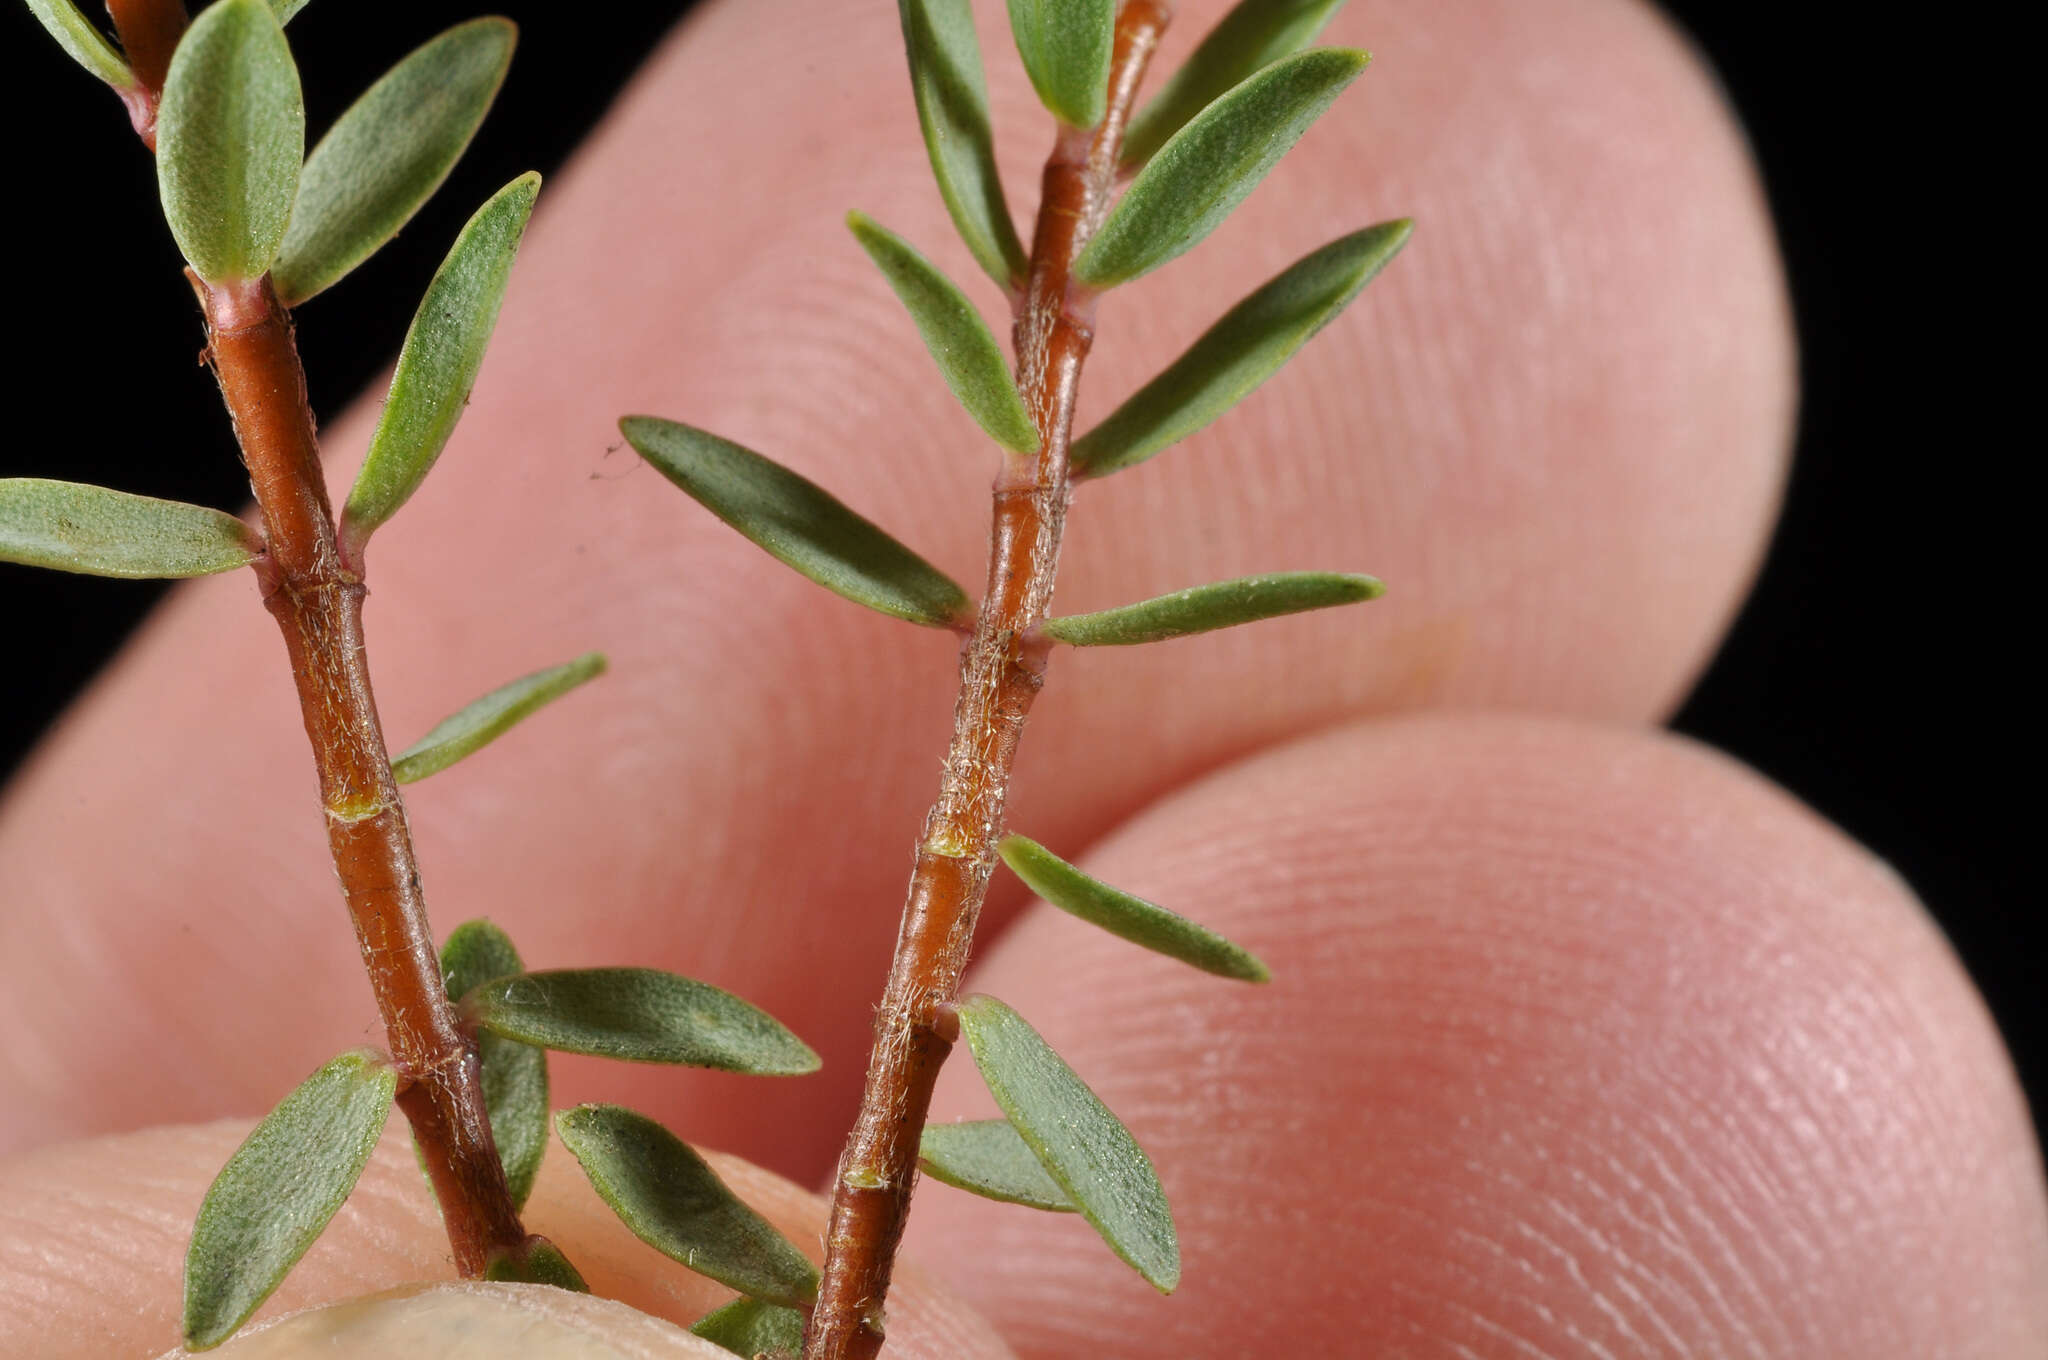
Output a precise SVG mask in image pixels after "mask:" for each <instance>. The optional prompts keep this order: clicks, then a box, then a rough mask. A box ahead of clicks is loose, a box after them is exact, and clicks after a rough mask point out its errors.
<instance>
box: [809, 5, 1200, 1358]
mask: <svg viewBox="0 0 2048 1360" xmlns="http://www.w3.org/2000/svg"><path fill="white" fill-rule="evenodd" d="M1170 12H1171V11H1170V7H1169V5H1168V4H1167V3H1166V2H1165V0H1126V3H1125V4H1124V6H1123V8H1122V10H1121V12H1120V13H1119V14H1118V16H1117V31H1116V46H1115V51H1114V55H1113V57H1112V62H1111V70H1110V85H1109V106H1108V113H1107V115H1106V116H1105V118H1104V119H1103V122H1102V124H1101V125H1100V126H1098V127H1095V128H1092V129H1085V130H1084V129H1077V128H1066V127H1062V128H1061V129H1060V131H1059V135H1058V138H1057V140H1056V141H1055V143H1054V146H1053V153H1052V156H1051V158H1050V159H1049V160H1048V161H1047V163H1046V167H1045V176H1044V184H1043V193H1042V195H1041V197H1040V200H1039V207H1038V224H1037V228H1036V231H1035V232H1034V234H1033V237H1032V249H1031V268H1030V273H1029V276H1028V278H1027V279H1026V280H1025V285H1024V290H1023V293H1022V296H1021V298H1020V300H1019V302H1018V306H1017V315H1016V319H1015V326H1014V335H1015V340H1016V348H1017V384H1018V388H1019V390H1020V391H1021V392H1022V393H1023V395H1024V402H1025V405H1026V406H1027V407H1028V408H1029V409H1030V411H1031V414H1032V418H1033V420H1034V421H1035V422H1036V424H1037V426H1038V432H1039V440H1040V444H1039V449H1038V451H1037V452H1036V453H1035V454H1030V455H1021V456H1016V457H1012V458H1009V459H1008V460H1006V462H1005V464H1004V467H1003V470H1002V472H1001V474H1000V475H999V476H998V477H997V478H996V485H995V496H994V499H995V510H994V527H993V530H992V532H991V536H990V546H989V565H988V589H987V592H986V593H985V594H984V595H983V597H982V601H981V610H980V613H979V614H978V616H977V617H976V619H975V624H974V631H973V633H972V634H971V635H970V636H969V638H968V640H967V643H966V645H965V647H964V650H963V652H962V656H961V663H960V697H959V699H958V701H957V702H956V703H955V705H954V709H953V741H952V746H951V748H950V749H949V750H948V752H947V755H946V766H945V775H944V778H943V780H942V783H941V785H940V789H939V797H938V801H937V802H936V803H935V804H933V806H932V809H931V812H930V813H929V814H928V815H927V816H926V818H925V825H924V834H923V836H922V837H921V838H920V839H919V842H918V846H917V861H916V868H915V869H914V870H913V872H912V874H911V879H910V891H909V895H908V899H907V901H906V902H905V904H904V908H903V923H902V926H901V929H900V930H899V932H898V934H897V939H896V955H895V959H894V962H893V963H892V965H891V967H890V970H889V981H888V986H887V988H886V989H885V990H884V992H883V994H882V1004H881V1008H880V1011H879V1013H878V1014H877V1015H876V1018H875V1044H874V1049H873V1052H872V1055H871V1056H870V1058H869V1062H868V1076H867V1087H866V1090H865V1092H864V1093H863V1095H862V1098H861V1108H860V1115H859V1117H858V1119H857V1121H856V1122H855V1124H854V1128H853V1133H852V1135H851V1136H850V1137H849V1138H848V1140H847V1144H846V1151H845V1152H844V1153H843V1154H842V1155H841V1157H840V1161H839V1175H838V1178H837V1180H836V1182H835V1183H834V1186H833V1193H832V1218H831V1224H830V1226H829V1228H828V1229H827V1231H826V1238H825V1272H824V1278H823V1280H822V1282H821V1283H820V1285H819V1287H818V1300H817V1303H816V1305H815V1306H814V1307H813V1309H812V1312H811V1318H810V1321H809V1324H808V1325H807V1327H806V1328H805V1336H804V1360H871V1357H873V1356H874V1355H875V1354H876V1353H877V1352H879V1351H880V1350H881V1347H882V1338H883V1318H882V1307H883V1303H884V1300H885V1298H886V1296H887V1293H888V1289H889V1276H890V1272H891V1270H892V1268H893V1266H894V1263H895V1258H896V1247H897V1243H898V1242H899V1241H900V1240H901V1238H902V1235H903V1225H904V1223H905V1221H906V1220H907V1219H908V1217H909V1214H910V1197H911V1192H912V1190H913V1189H914V1188H915V1186H916V1182H917V1152H918V1140H919V1137H920V1135H921V1134H922V1133H923V1131H924V1122H925V1116H926V1114H927V1112H928V1111H929V1109H930V1107H931V1096H932V1087H933V1084H934V1083H935V1082H936V1081H937V1079H938V1074H939V1068H940V1066H941V1065H942V1064H944V1062H945V1060H946V1056H947V1054H948V1053H949V1052H951V1050H952V1047H953V1042H954V1040H955V1039H956V1038H957V1037H958V1032H959V1026H958V1022H957V1020H956V1019H955V1017H954V1015H953V1012H952V1010H951V1004H950V1003H951V1002H952V1000H953V998H954V996H955V995H956V993H957V992H958V989H959V985H960V976H961V973H962V972H963V970H964V969H965V968H966V966H967V957H968V952H969V949H970V946H971V945H972V942H973V938H974V926H975V921H976V918H977V917H978V916H979V915H980V912H981V904H982V899H983V898H984V896H985V895H986V894H987V891H988V881H989V875H990V874H991V873H992V872H993V870H994V868H995V862H996V842H997V841H998V840H999V839H1000V837H1001V835H1002V830H1003V806H1004V801H1005V799H1006V797H1007V796H1008V792H1009V783H1010V767H1011V764H1012V762H1013V761H1014V759H1015V757H1016V752H1017V741H1018V738H1019V737H1020V736H1021V735H1022V732H1023V728H1024V720H1025V717H1026V715H1027V714H1029V712H1030V711H1031V703H1032V700H1033V699H1035V698H1036V697H1037V695H1038V691H1039V688H1040V687H1041V686H1042V685H1043V684H1044V682H1045V661H1046V650H1047V648H1046V643H1045V641H1044V638H1043V637H1042V635H1041V634H1040V632H1039V626H1040V625H1041V624H1042V623H1043V622H1044V621H1045V616H1046V611H1047V609H1048V608H1049V607H1050V606H1051V603H1052V590H1053V579H1054V576H1055V574H1056V572H1057V570H1058V567H1059V551H1060V535H1061V532H1062V529H1063V528H1064V525H1065V521H1066V508H1067V445H1068V441H1069V438H1070V434H1071V427H1072V424H1073V416H1074V397H1075V394H1076V392H1077V391H1078V389H1079V386H1080V378H1081V366H1082V363H1083V361H1084V360H1085V359H1086V358H1087V356H1088V348H1089V345H1090V344H1091V343H1092V341H1093V339H1094V331H1093V325H1094V304H1095V299H1094V296H1093V295H1092V294H1091V293H1090V292H1089V291H1088V290H1087V289H1085V288H1083V287H1082V286H1080V285H1079V284H1078V283H1077V282H1075V280H1074V279H1073V277H1072V266H1073V262H1074V258H1075V256H1076V255H1077V254H1079V252H1080V249H1081V247H1082V246H1083V245H1085V244H1087V241H1088V238H1089V237H1090V236H1091V235H1092V234H1093V233H1094V231H1095V228H1096V227H1097V226H1099V225H1100V224H1101V221H1102V217H1103V214H1104V213H1105V212H1106V211H1107V209H1108V205H1109V194H1110V189H1111V187H1112V185H1113V183H1114V181H1115V177H1116V162H1117V153H1118V150H1119V149H1120V147H1121V146H1122V143H1123V132H1124V125H1125V122H1126V120H1127V119H1128V118H1129V115H1130V109H1131V105H1132V102H1133V99H1134V98H1135V95H1136V93H1137V87H1138V83H1139V81H1140V80H1141V79H1142V78H1143V76H1144V71H1145V66H1146V63H1147V62H1148V61H1149V60H1150V58H1151V55H1152V50H1153V48H1154V46H1156V45H1157V43H1158V40H1159V34H1160V31H1161V30H1162V29H1164V28H1165V26H1166V21H1167V19H1168V17H1169V15H1170Z"/></svg>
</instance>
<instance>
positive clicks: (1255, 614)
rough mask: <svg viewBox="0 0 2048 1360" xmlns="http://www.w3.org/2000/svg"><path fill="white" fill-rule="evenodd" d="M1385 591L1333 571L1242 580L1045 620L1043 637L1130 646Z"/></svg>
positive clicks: (1373, 596) (1072, 642)
mask: <svg viewBox="0 0 2048 1360" xmlns="http://www.w3.org/2000/svg"><path fill="white" fill-rule="evenodd" d="M1385 593H1386V587H1385V586H1384V585H1382V584H1381V583H1380V582H1379V581H1377V580H1375V579H1374V578H1373V577H1370V576H1349V575H1344V574H1342V573H1339V572H1334V571H1282V572H1275V573H1273V574H1272V575H1269V576H1240V577H1238V578H1237V579H1236V580H1234V581H1218V582H1216V583H1215V584H1213V585H1206V586H1196V587H1194V588H1193V589H1191V590H1182V591H1176V592H1175V593H1174V594H1172V595H1161V596H1159V597H1158V598H1157V599H1152V600H1145V601H1143V602H1141V603H1139V604H1127V605H1124V606H1122V607H1121V608H1118V609H1105V610H1103V611H1101V612H1100V613H1096V614H1069V615H1067V616H1066V617H1064V618H1053V619H1047V620H1046V621H1045V635H1046V636H1047V637H1049V638H1051V639H1052V640H1053V641H1055V642H1065V643H1068V644H1070V645H1072V646H1076V647H1128V646H1132V645H1135V644H1138V643H1145V642H1164V641H1166V640H1167V639H1168V638H1177V637H1187V636H1189V635H1190V634H1193V633H1207V632H1211V631H1213V630H1215V629H1218V628H1232V627H1235V626H1236V625H1238V624H1240V623H1256V622H1258V621H1259V620H1260V619H1275V618H1279V617H1280V616H1281V615H1283V614H1300V613H1303V612H1305V611H1307V610H1311V609H1330V608H1333V607H1335V606H1337V605H1344V604H1356V603H1358V602H1359V601H1361V600H1376V599H1378V598H1379V597H1380V596H1381V595H1383V594H1385Z"/></svg>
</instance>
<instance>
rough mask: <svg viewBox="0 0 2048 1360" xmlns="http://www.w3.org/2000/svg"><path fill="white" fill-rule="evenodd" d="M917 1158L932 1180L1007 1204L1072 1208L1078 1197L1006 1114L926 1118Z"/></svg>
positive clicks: (1063, 1210)
mask: <svg viewBox="0 0 2048 1360" xmlns="http://www.w3.org/2000/svg"><path fill="white" fill-rule="evenodd" d="M917 1164H918V1165H919V1166H921V1167H923V1168H924V1170H925V1174H927V1175H929V1176H930V1177H931V1178H932V1179H933V1180H937V1181H944V1182H945V1183H946V1184H947V1185H952V1186H957V1187H959V1188H960V1189H962V1190H967V1191H970V1192H972V1193H974V1194H977V1195H980V1196H981V1197H982V1198H983V1199H993V1200H1001V1201H1002V1202H1003V1203H1005V1204H1022V1205H1024V1206H1025V1207H1027V1208H1031V1209H1045V1210H1048V1211H1050V1212H1052V1213H1062V1214H1071V1213H1073V1212H1074V1211H1075V1210H1074V1201H1072V1200H1071V1199H1068V1198H1067V1192H1066V1191H1064V1190H1062V1189H1060V1186H1059V1182H1058V1181H1055V1180H1054V1179H1053V1178H1052V1177H1051V1176H1049V1175H1047V1174H1046V1171H1045V1168H1044V1167H1043V1166H1041V1165H1039V1162H1038V1157H1037V1154H1035V1153H1033V1152H1032V1151H1031V1149H1030V1148H1029V1147H1027V1146H1025V1144H1024V1139H1023V1136H1022V1135H1020V1134H1019V1133H1018V1132H1017V1130H1016V1129H1014V1128H1012V1127H1011V1126H1010V1122H1009V1121H1008V1120H1007V1119H978V1120H972V1121H970V1122H968V1123H964V1124H927V1125H925V1126H924V1136H923V1138H922V1139H921V1140H920V1141H919V1143H918V1151H917Z"/></svg>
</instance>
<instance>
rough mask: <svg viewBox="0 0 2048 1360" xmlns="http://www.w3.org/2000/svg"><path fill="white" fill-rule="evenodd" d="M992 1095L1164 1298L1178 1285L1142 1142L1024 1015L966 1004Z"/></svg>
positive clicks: (1170, 1236)
mask: <svg viewBox="0 0 2048 1360" xmlns="http://www.w3.org/2000/svg"><path fill="white" fill-rule="evenodd" d="M958 1010H959V1015H960V1030H961V1033H963V1034H965V1035H966V1036H967V1043H968V1046H969V1048H970V1049H972V1050H973V1053H974V1065H975V1066H976V1067H978V1068H980V1069H981V1078H982V1080H983V1081H985V1082H987V1083H988V1089H989V1093H990V1094H991V1095H993V1096H994V1097H995V1098H996V1104H997V1105H999V1106H1001V1107H1002V1111H1003V1114H1004V1116H1005V1117H1006V1118H1007V1119H1008V1120H1009V1121H1010V1123H1011V1125H1012V1126H1013V1127H1015V1128H1016V1130H1017V1132H1018V1134H1019V1135H1020V1136H1022V1138H1023V1140H1024V1145H1025V1146H1026V1147H1028V1148H1030V1149H1031V1152H1032V1154H1033V1155H1034V1156H1036V1157H1037V1158H1038V1161H1039V1165H1041V1166H1043V1167H1044V1168H1045V1169H1046V1172H1047V1173H1048V1174H1050V1175H1051V1176H1052V1178H1053V1180H1055V1181H1056V1182H1058V1183H1059V1187H1060V1188H1061V1189H1062V1190H1064V1191H1066V1192H1067V1198H1068V1199H1070V1200H1072V1201H1073V1202H1074V1205H1075V1207H1076V1208H1078V1209H1079V1210H1080V1211H1081V1216H1082V1217H1083V1218H1086V1219H1087V1220H1088V1222H1089V1223H1090V1224H1091V1225H1093V1226H1094V1228H1095V1231H1096V1232H1098V1233H1100V1234H1102V1240H1103V1241H1105V1242H1107V1243H1109V1247H1110V1250H1112V1251H1114V1252H1115V1253H1116V1254H1117V1255H1118V1256H1120V1257H1122V1258H1123V1259H1124V1261H1125V1262H1126V1263H1128V1264H1129V1265H1130V1266H1131V1268H1132V1269H1134V1270H1136V1271H1137V1272H1138V1273H1139V1274H1140V1275H1142V1276H1144V1277H1145V1279H1146V1280H1147V1281H1148V1282H1149V1283H1150V1284H1151V1285H1152V1287H1153V1288H1154V1289H1157V1290H1158V1291H1159V1292H1160V1293H1162V1294H1170V1293H1172V1292H1173V1290H1174V1287H1175V1286H1176V1285H1178V1284H1179V1283H1180V1239H1179V1238H1178V1237H1177V1236H1176V1235H1175V1233H1174V1229H1173V1213H1172V1211H1171V1210H1169V1209H1168V1208H1167V1207H1166V1192H1165V1191H1164V1190H1163V1189H1161V1188H1160V1185H1159V1176H1158V1174H1157V1173H1156V1172H1154V1171H1153V1169H1152V1162H1151V1160H1150V1159H1149V1158H1148V1157H1146V1156H1145V1153H1144V1150H1143V1149H1141V1148H1140V1147H1139V1146H1138V1144H1137V1140H1136V1139H1134V1138H1132V1137H1131V1132H1130V1130H1129V1129H1126V1128H1125V1127H1124V1126H1123V1124H1122V1122H1121V1121H1119V1120H1118V1119H1117V1117H1116V1116H1115V1115H1113V1114H1111V1113H1110V1112H1109V1108H1108V1107H1107V1106H1105V1105H1104V1104H1103V1103H1102V1102H1101V1100H1099V1099H1097V1098H1096V1095H1095V1093H1094V1092H1093V1091H1091V1090H1089V1089H1088V1087H1087V1085H1086V1084H1085V1083H1084V1082H1082V1080H1081V1079H1080V1078H1079V1077H1077V1076H1075V1075H1074V1069H1073V1068H1071V1067H1068V1066H1067V1065H1066V1063H1064V1062H1063V1061H1061V1060H1060V1056H1059V1054H1057V1053H1055V1052H1053V1051H1052V1049H1051V1048H1049V1047H1047V1045H1046V1042H1045V1040H1044V1039H1042V1038H1040V1037H1039V1035H1038V1031H1037V1030H1035V1029H1033V1028H1031V1026H1030V1025H1028V1024H1026V1023H1025V1021H1024V1017H1023V1016H1021V1015H1019V1014H1017V1012H1015V1011H1013V1010H1011V1009H1010V1008H1009V1007H1008V1006H1006V1005H1004V1004H1003V1003H1002V1002H1000V1001H998V1000H996V999H995V998H994V997H992V996H970V997H967V998H965V999H964V1000H962V1001H961V1002H960V1003H959V1006H958Z"/></svg>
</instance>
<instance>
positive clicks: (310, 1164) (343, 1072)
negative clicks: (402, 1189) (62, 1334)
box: [184, 0, 398, 1351]
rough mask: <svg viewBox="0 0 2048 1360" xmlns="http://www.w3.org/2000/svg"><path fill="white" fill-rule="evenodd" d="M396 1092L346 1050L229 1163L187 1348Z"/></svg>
mask: <svg viewBox="0 0 2048 1360" xmlns="http://www.w3.org/2000/svg"><path fill="white" fill-rule="evenodd" d="M224 2H225V0H224ZM260 2H261V0H258V3H260ZM268 12H269V11H267V10H266V11H265V13H266V14H267V13H268ZM397 1091H398V1073H397V1072H396V1071H394V1070H393V1069H392V1067H391V1064H390V1063H389V1062H388V1061H386V1060H385V1059H384V1058H383V1056H382V1055H380V1054H377V1053H373V1052H371V1051H369V1050H367V1049H360V1050H357V1051H355V1052H352V1053H344V1054H342V1055H341V1056H340V1057H338V1058H336V1059H334V1061H332V1062H330V1063H328V1064H327V1065H326V1066H325V1067H323V1068H321V1069H320V1070H319V1071H318V1072H315V1073H314V1074H313V1075H312V1076H310V1077H308V1078H307V1079H306V1081H305V1084H304V1085H302V1086H300V1087H299V1089H298V1090H296V1091H294V1092H292V1093H291V1094H290V1095H288V1096H286V1097H285V1098H284V1103H283V1104H281V1105H279V1106H278V1107H277V1108H276V1109H274V1110H272V1111H271V1112H270V1114H269V1115H268V1116H266V1117H265V1118H264V1120H263V1122H262V1123H260V1124H258V1125H257V1126H256V1128H255V1130H254V1131H253V1132H252V1133H250V1135H249V1137H248V1139H247V1141H245V1142H244V1143H243V1144H242V1146H241V1147H239V1148H237V1149H236V1150H235V1155H234V1156H232V1157H230V1158H228V1164H227V1165H226V1166H224V1167H222V1168H221V1172H220V1175H219V1176H217V1177H216V1178H215V1179H214V1182H213V1188H212V1189H210V1190H208V1191H207V1192H206V1200H205V1202H204V1203H203V1204H201V1205H200V1206H199V1221H198V1222H197V1223H195V1224H194V1225H193V1226H192V1245H191V1247H190V1248H189V1249H188V1250H187V1251H186V1253H185V1323H184V1326H185V1345H186V1347H187V1349H190V1350H195V1351H198V1350H207V1349H209V1348H211V1347H214V1346H218V1345H219V1344H220V1343H221V1342H223V1341H225V1340H227V1338H228V1337H229V1336H230V1335H232V1334H233V1332H234V1330H235V1329H236V1328H237V1327H239V1326H241V1325H242V1323H243V1322H244V1321H246V1320H247V1319H248V1317H249V1314H251V1313H253V1312H255V1311H256V1308H257V1305H259V1304H261V1303H262V1302H263V1300H265V1299H267V1298H269V1297H270V1292H271V1291H272V1290H273V1289H276V1288H277V1286H278V1284H279V1283H280V1282H282V1281H283V1279H284V1277H285V1275H286V1274H287V1273H288V1272H289V1271H290V1270H291V1268H292V1267H293V1266H294V1265H296V1264H298V1260H299V1258H300V1257H301V1256H304V1255H305V1254H306V1248H308V1247H310V1246H312V1245H313V1239H314V1238H316V1237H318V1236H319V1235H320V1233H321V1230H322V1229H324V1228H325V1227H326V1226H327V1220H329V1219H330V1218H333V1217H334V1211H335V1210H337V1209H339V1208H340V1207H341V1202H342V1201H343V1200H345V1199H347V1198H348V1192H349V1191H350V1190H353V1189H354V1188H355V1184H356V1179H357V1178H358V1177H359V1176H361V1175H362V1174H363V1167H364V1165H365V1164H367V1163H368V1162H369V1160H370V1153H371V1151H372V1150H373V1149H374V1148H375V1147H376V1146H377V1136H378V1135H379V1134H380V1133H382V1132H383V1130H384V1120H385V1118H386V1116H388V1115H389V1114H390V1113H391V1101H392V1097H393V1096H394V1095H395V1094H396V1093H397Z"/></svg>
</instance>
